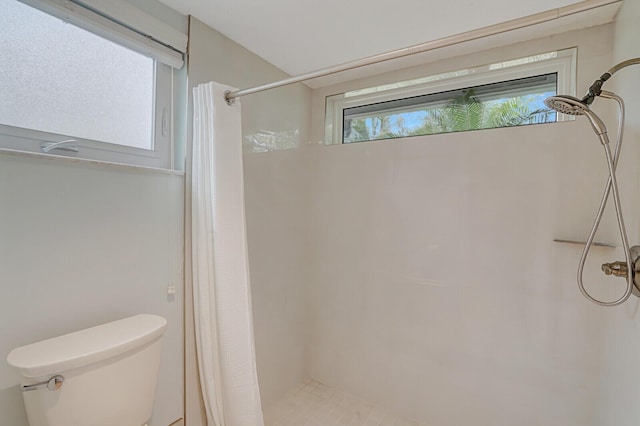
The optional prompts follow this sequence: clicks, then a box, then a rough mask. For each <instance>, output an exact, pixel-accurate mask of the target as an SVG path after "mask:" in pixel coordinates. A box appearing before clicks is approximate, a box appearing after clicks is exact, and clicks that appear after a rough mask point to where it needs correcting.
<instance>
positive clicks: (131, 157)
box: [0, 1, 177, 169]
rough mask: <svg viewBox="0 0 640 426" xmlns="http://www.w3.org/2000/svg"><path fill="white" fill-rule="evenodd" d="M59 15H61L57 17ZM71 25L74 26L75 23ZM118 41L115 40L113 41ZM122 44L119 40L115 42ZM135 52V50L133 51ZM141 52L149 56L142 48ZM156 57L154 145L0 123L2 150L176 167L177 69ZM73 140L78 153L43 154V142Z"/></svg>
mask: <svg viewBox="0 0 640 426" xmlns="http://www.w3.org/2000/svg"><path fill="white" fill-rule="evenodd" d="M33 3H37V2H32V1H31V2H28V4H29V6H31V7H33V8H34V9H36V10H38V11H39V12H41V13H46V14H49V15H51V16H53V17H57V16H56V15H55V14H52V13H49V11H48V10H46V8H45V7H38V6H37V4H33ZM58 18H59V17H58ZM104 19H106V18H104ZM72 25H74V24H73V23H72ZM80 28H82V29H84V31H88V32H90V33H93V34H94V35H95V36H97V37H101V38H105V39H107V40H109V38H108V37H105V36H104V35H103V34H100V33H98V32H94V31H91V30H89V29H87V28H83V27H82V26H80ZM111 41H112V42H114V43H116V42H115V41H113V40H111ZM116 44H120V43H116ZM121 46H122V48H123V49H130V50H132V49H131V48H130V47H129V46H124V45H121ZM134 51H135V50H134ZM137 53H138V54H140V55H142V56H147V57H149V55H145V54H144V53H143V52H141V51H139V52H137ZM151 59H152V60H153V64H154V68H153V71H154V72H153V86H154V91H153V92H154V93H153V101H152V108H153V109H152V111H151V113H152V125H153V128H152V129H151V145H152V149H144V148H137V147H132V146H128V145H120V144H117V143H110V142H104V141H99V140H92V139H85V138H80V137H77V136H74V135H66V134H58V133H53V132H46V131H41V130H35V129H29V128H22V127H16V126H10V125H6V124H1V123H0V149H1V150H11V151H19V152H31V153H39V154H41V155H48V156H53V157H68V158H78V159H86V160H91V161H101V162H107V163H117V164H125V165H131V166H142V167H152V168H161V169H173V168H174V164H173V163H174V158H173V157H174V137H173V133H174V128H173V114H174V105H173V104H174V99H173V95H174V93H173V92H174V80H175V79H176V78H177V76H176V75H175V71H174V68H172V67H171V66H169V65H166V64H165V63H163V62H161V61H159V60H158V59H155V58H153V57H152V58H151ZM69 139H72V140H74V141H75V142H76V143H77V145H78V149H79V152H72V151H67V150H61V149H54V150H51V151H49V152H48V153H44V152H43V149H42V144H43V143H47V142H60V141H65V140H69Z"/></svg>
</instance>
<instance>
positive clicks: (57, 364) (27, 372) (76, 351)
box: [7, 314, 167, 378]
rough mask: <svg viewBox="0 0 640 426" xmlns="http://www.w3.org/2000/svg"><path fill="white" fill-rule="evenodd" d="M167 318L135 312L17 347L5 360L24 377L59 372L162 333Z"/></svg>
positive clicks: (143, 343)
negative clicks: (134, 314)
mask: <svg viewBox="0 0 640 426" xmlns="http://www.w3.org/2000/svg"><path fill="white" fill-rule="evenodd" d="M166 327H167V320H166V319H164V318H162V317H160V316H158V315H150V314H142V315H136V316H133V317H129V318H124V319H121V320H118V321H113V322H109V323H106V324H102V325H98V326H96V327H91V328H87V329H84V330H80V331H76V332H74V333H70V334H65V335H63V336H58V337H54V338H52V339H47V340H43V341H41V342H37V343H33V344H30V345H26V346H22V347H19V348H16V349H14V350H12V351H11V352H9V355H8V356H7V362H8V363H9V365H11V366H12V367H14V368H16V369H17V370H18V371H19V372H20V374H22V375H23V376H24V377H30V378H33V377H40V376H47V375H50V374H59V373H61V372H63V371H67V370H70V369H73V368H79V367H83V366H85V365H88V364H92V363H95V362H99V361H102V360H105V359H107V358H111V357H114V356H118V355H120V354H123V353H125V352H128V351H130V350H132V349H135V348H137V347H140V346H143V345H145V344H146V343H149V342H152V341H154V340H156V339H158V338H160V337H161V336H162V334H163V333H164V330H165V328H166Z"/></svg>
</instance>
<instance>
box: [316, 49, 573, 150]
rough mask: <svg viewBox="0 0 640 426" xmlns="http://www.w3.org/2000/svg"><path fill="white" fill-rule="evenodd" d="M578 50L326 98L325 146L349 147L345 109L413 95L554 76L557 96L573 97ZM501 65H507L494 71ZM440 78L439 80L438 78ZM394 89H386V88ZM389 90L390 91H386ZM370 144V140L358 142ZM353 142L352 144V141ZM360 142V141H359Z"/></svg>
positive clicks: (562, 118) (559, 118) (560, 118)
mask: <svg viewBox="0 0 640 426" xmlns="http://www.w3.org/2000/svg"><path fill="white" fill-rule="evenodd" d="M554 53H555V54H556V56H555V57H553V58H549V59H542V60H538V61H534V62H529V63H523V64H517V65H511V66H509V65H508V64H509V62H516V61H520V60H524V59H527V58H534V57H536V56H539V55H547V54H554ZM576 59H577V48H575V47H574V48H570V49H564V50H557V51H553V52H544V53H540V54H536V55H530V56H527V57H525V58H517V59H513V60H506V61H502V62H501V63H499V64H490V65H483V66H479V67H473V68H468V69H463V70H456V71H451V72H447V73H443V74H440V75H436V76H428V77H434V78H435V81H428V82H424V83H415V84H411V82H413V81H416V80H417V81H419V80H424V79H425V78H428V77H422V78H416V79H412V80H408V81H402V82H396V83H395V84H394V83H391V84H383V85H380V86H375V87H369V88H365V89H359V90H353V91H351V92H345V93H339V94H334V95H330V96H327V97H326V110H325V140H324V144H325V145H343V144H344V145H349V144H350V143H349V142H347V143H344V142H343V134H344V130H343V126H344V110H345V109H349V108H354V107H360V106H365V105H371V104H378V103H382V102H388V101H394V100H399V99H404V98H411V97H415V96H423V95H430V94H436V93H440V92H446V91H450V90H459V89H465V88H471V87H474V86H480V85H484V84H493V83H499V82H503V81H509V80H516V79H521V78H527V77H534V76H537V75H543V74H550V73H557V91H558V93H564V94H570V95H575V91H576V89H575V80H576V78H575V75H576ZM500 64H503V65H504V64H507V65H506V66H502V67H501V68H498V69H495V67H497V66H500ZM459 74H466V75H459ZM439 77H441V78H439ZM394 85H395V86H396V87H389V86H394ZM387 87H389V88H387ZM568 120H575V117H572V116H567V115H564V114H557V121H568ZM361 142H372V141H361ZM352 143H354V142H352ZM358 143H359V142H358Z"/></svg>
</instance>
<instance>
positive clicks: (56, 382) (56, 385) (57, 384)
mask: <svg viewBox="0 0 640 426" xmlns="http://www.w3.org/2000/svg"><path fill="white" fill-rule="evenodd" d="M63 383H64V377H62V376H60V375H57V376H53V377H52V378H50V379H49V380H47V381H44V382H40V383H35V384H33V385H26V386H22V392H28V391H32V390H37V389H40V388H41V387H43V386H46V387H47V389H49V390H50V391H57V390H59V389H60V388H61V387H62V384H63Z"/></svg>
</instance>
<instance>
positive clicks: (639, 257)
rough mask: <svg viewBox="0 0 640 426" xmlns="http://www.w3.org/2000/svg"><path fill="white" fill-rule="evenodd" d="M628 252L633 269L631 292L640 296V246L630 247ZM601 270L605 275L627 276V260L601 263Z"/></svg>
mask: <svg viewBox="0 0 640 426" xmlns="http://www.w3.org/2000/svg"><path fill="white" fill-rule="evenodd" d="M629 254H630V256H631V265H632V266H633V270H632V272H631V273H632V277H633V289H632V290H631V293H632V294H633V295H634V296H637V297H640V246H633V247H631V248H630V249H629ZM602 272H604V274H605V275H613V276H615V277H622V278H628V277H629V268H628V267H627V262H621V261H617V262H611V263H603V264H602Z"/></svg>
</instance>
